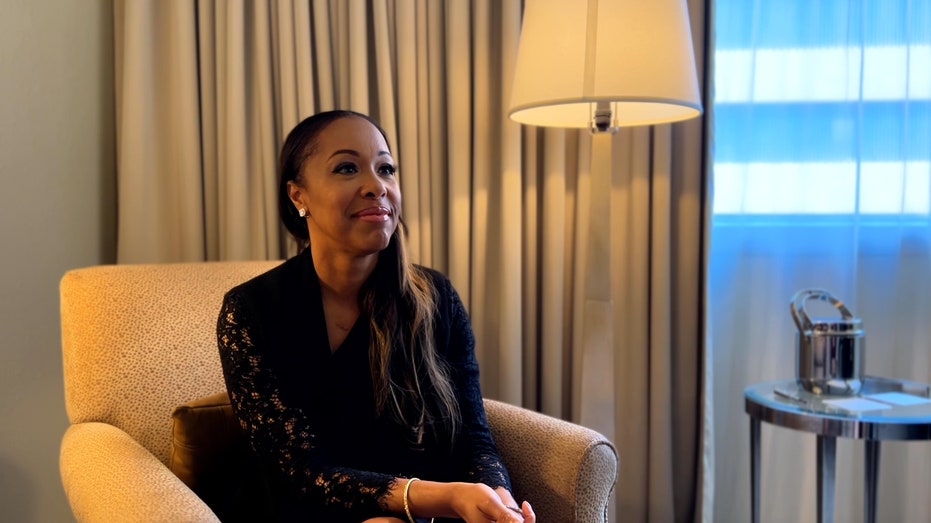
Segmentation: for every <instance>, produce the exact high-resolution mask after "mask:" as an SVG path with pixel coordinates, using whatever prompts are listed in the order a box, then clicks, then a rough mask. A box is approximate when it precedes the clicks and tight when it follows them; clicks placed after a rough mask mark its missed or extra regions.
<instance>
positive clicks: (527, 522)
mask: <svg viewBox="0 0 931 523" xmlns="http://www.w3.org/2000/svg"><path fill="white" fill-rule="evenodd" d="M520 508H521V512H522V513H523V515H524V523H536V521H537V515H536V514H534V513H533V507H531V506H530V503H529V502H527V501H525V502H523V503H521V505H520Z"/></svg>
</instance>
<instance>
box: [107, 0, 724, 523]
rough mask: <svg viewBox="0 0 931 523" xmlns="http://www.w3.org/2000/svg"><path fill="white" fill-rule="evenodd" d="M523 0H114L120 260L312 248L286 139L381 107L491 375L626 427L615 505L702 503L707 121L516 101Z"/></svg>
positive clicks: (504, 395)
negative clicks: (544, 125)
mask: <svg viewBox="0 0 931 523" xmlns="http://www.w3.org/2000/svg"><path fill="white" fill-rule="evenodd" d="M690 9H691V17H692V34H693V39H694V41H695V49H696V50H698V51H697V52H698V53H699V56H698V57H697V58H698V63H699V71H703V70H704V67H703V56H702V49H704V44H703V42H704V35H705V29H704V26H705V14H704V3H703V2H702V1H698V0H695V1H693V2H690ZM520 17H521V2H520V1H518V0H508V1H503V2H499V1H494V0H444V1H441V2H440V1H432V0H349V1H335V0H313V1H308V0H280V1H268V0H266V1H239V2H234V1H229V2H227V1H223V0H199V1H196V2H195V1H192V0H171V1H155V0H148V1H135V2H127V1H123V0H118V1H117V2H116V10H115V25H116V45H117V53H116V60H117V64H116V65H117V67H116V71H117V93H118V96H117V105H118V111H117V113H118V114H117V117H118V119H119V122H118V149H119V151H118V154H119V159H118V161H119V164H118V165H119V167H118V178H119V186H120V189H119V209H120V211H119V212H120V214H119V236H118V251H119V262H120V263H135V262H169V261H181V260H231V259H250V258H252V259H274V258H282V257H286V256H289V255H291V254H293V249H294V246H293V244H292V243H291V241H290V240H288V239H287V238H286V236H285V235H284V234H283V232H282V229H281V227H280V226H279V225H278V223H277V217H276V211H275V205H276V200H275V196H274V191H275V163H276V150H277V148H278V147H279V146H280V144H281V142H282V141H283V139H284V136H285V135H286V133H287V132H288V131H289V130H290V129H291V128H292V127H293V126H294V125H295V124H296V123H297V122H298V121H299V120H300V119H302V118H303V117H305V116H308V115H310V114H313V113H315V112H318V111H322V110H328V109H334V108H348V109H354V110H357V111H361V112H365V113H368V114H371V115H372V116H373V117H375V118H376V119H377V120H379V121H380V123H381V124H382V125H383V127H384V128H385V130H386V132H387V134H388V137H389V142H390V144H391V145H392V147H393V150H394V152H395V156H396V159H397V161H398V164H399V167H400V169H399V179H400V182H401V190H402V193H403V196H404V198H403V217H404V220H405V222H406V223H407V224H408V227H409V231H410V235H409V236H410V241H411V247H412V253H413V257H414V259H415V260H416V261H417V262H419V263H422V264H425V265H428V266H432V267H434V268H437V269H439V270H441V271H443V272H445V273H446V274H448V275H449V277H450V279H451V280H452V282H453V284H454V285H455V287H456V288H457V290H458V291H459V293H460V294H461V296H462V298H463V301H464V303H465V304H466V305H467V307H468V309H469V312H470V316H471V319H472V325H473V329H474V331H475V336H476V340H477V346H476V351H477V356H478V359H479V363H480V366H481V370H482V373H481V379H482V386H483V392H484V394H485V395H486V396H488V397H493V398H497V399H501V400H504V401H507V402H510V403H513V404H517V405H523V406H526V407H528V408H532V409H536V410H539V411H542V412H545V413H547V414H550V415H553V416H556V417H560V418H564V419H569V420H572V421H575V422H578V423H581V424H584V425H586V426H589V427H592V428H594V429H596V430H599V431H600V432H602V433H604V434H605V435H606V436H608V437H609V438H610V439H611V440H612V441H614V442H615V444H616V445H617V447H618V450H619V454H620V460H621V467H620V470H619V481H618V485H617V488H616V493H615V501H614V505H613V508H612V511H611V514H610V520H611V521H613V520H614V518H615V517H616V518H618V519H619V520H623V521H656V522H667V521H690V520H692V519H697V518H700V517H702V514H703V510H704V511H705V513H707V511H708V510H710V506H711V503H710V497H709V496H708V493H709V492H711V485H712V482H711V472H712V470H711V467H710V466H708V465H707V462H708V456H710V455H711V453H710V452H711V451H710V449H711V444H712V443H713V440H712V439H711V438H709V437H706V435H707V434H710V433H711V432H710V431H711V425H710V423H709V422H708V421H707V418H708V416H710V413H711V411H710V408H709V407H708V406H706V404H707V403H709V402H710V394H706V393H705V388H706V387H707V386H709V383H710V382H709V381H708V379H707V378H706V376H705V374H706V372H707V371H708V369H707V368H706V366H705V361H706V358H705V347H704V326H703V321H704V287H705V286H704V281H703V274H704V269H703V267H704V266H705V264H704V260H705V258H706V254H705V252H706V250H705V245H706V238H707V234H706V232H705V229H706V227H707V225H706V224H707V223H708V220H707V219H705V216H706V214H707V212H708V206H707V203H706V197H705V195H706V191H705V189H704V183H705V177H704V175H703V173H704V172H705V170H704V169H703V162H704V154H703V150H704V144H703V141H704V138H703V136H704V133H703V122H702V121H697V120H696V121H693V122H689V123H683V124H675V125H664V126H657V127H654V128H636V129H627V130H622V131H621V132H619V133H617V134H616V135H613V136H603V137H594V138H593V137H592V136H591V135H590V134H588V133H587V132H585V133H582V132H578V131H570V130H558V129H556V130H554V129H547V130H543V129H538V128H530V127H526V128H522V127H521V126H520V125H518V124H516V123H514V122H511V121H510V120H509V119H508V118H507V116H506V112H507V107H508V103H509V102H508V101H509V98H510V95H509V90H510V85H511V81H512V78H511V74H512V71H513V66H514V61H515V59H516V51H517V43H518V38H519V34H520ZM700 74H701V73H700ZM599 202H600V203H599ZM596 204H597V205H596ZM595 209H601V211H600V213H596V212H595V211H594V210H595ZM518 494H519V493H518ZM531 502H532V500H531Z"/></svg>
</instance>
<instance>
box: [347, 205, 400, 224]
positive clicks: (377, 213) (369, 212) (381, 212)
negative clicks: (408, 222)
mask: <svg viewBox="0 0 931 523" xmlns="http://www.w3.org/2000/svg"><path fill="white" fill-rule="evenodd" d="M353 216H355V217H356V218H358V219H360V220H362V221H366V222H386V221H388V218H389V217H390V216H391V211H389V210H388V209H387V208H385V207H369V208H368V209H362V210H361V211H359V212H357V213H355V214H354V215H353Z"/></svg>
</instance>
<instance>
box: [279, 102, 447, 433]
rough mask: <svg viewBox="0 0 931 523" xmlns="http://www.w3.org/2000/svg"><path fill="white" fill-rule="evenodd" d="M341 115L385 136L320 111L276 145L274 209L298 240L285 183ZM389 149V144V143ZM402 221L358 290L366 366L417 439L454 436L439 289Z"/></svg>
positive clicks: (382, 401)
mask: <svg viewBox="0 0 931 523" xmlns="http://www.w3.org/2000/svg"><path fill="white" fill-rule="evenodd" d="M342 118H362V119H364V120H366V121H368V122H369V123H371V124H372V125H373V126H375V128H376V129H378V132H380V133H381V135H382V136H383V137H384V139H385V143H386V144H388V137H387V135H386V134H385V131H384V130H383V129H382V128H381V126H379V125H378V123H377V122H376V121H375V120H373V119H372V118H370V117H369V116H367V115H364V114H362V113H357V112H354V111H344V110H339V111H327V112H322V113H317V114H315V115H313V116H310V117H308V118H306V119H304V120H303V121H302V122H301V123H299V124H298V125H297V126H296V127H295V128H294V129H293V130H292V131H291V132H290V133H289V134H288V137H287V139H285V142H284V145H283V146H282V148H281V158H280V164H279V184H278V212H279V214H280V216H281V221H282V222H283V223H284V226H285V227H286V228H287V229H288V232H290V233H291V235H292V236H294V238H295V239H297V241H298V243H299V244H300V246H301V247H306V246H309V245H310V242H312V241H313V240H312V238H310V233H309V231H308V230H307V222H306V221H305V219H304V218H301V217H300V215H298V213H297V210H296V209H295V208H294V204H293V202H291V198H290V197H289V195H288V182H289V181H291V182H294V183H298V184H300V183H302V180H301V177H302V168H303V165H304V161H305V160H306V159H307V158H308V157H309V156H311V155H312V154H314V152H316V149H317V137H318V136H319V135H320V133H322V132H323V131H324V130H325V129H326V128H327V126H328V125H329V124H331V123H333V122H334V121H336V120H339V119H342ZM389 148H390V144H389ZM405 232H406V231H405V225H404V222H403V221H401V219H400V217H399V218H398V227H397V228H396V229H395V230H394V233H392V235H391V238H390V240H389V241H388V247H386V248H385V249H384V250H383V251H381V252H380V253H379V255H378V262H377V263H376V265H375V270H374V271H373V272H372V274H371V275H370V276H369V278H368V280H367V281H366V282H365V284H364V285H363V286H362V289H361V290H360V292H359V307H360V310H361V313H362V314H363V315H364V316H366V317H368V318H369V334H370V340H369V368H370V372H371V376H372V386H373V389H374V391H375V407H376V410H377V412H378V413H379V414H381V413H383V412H384V411H385V409H386V408H387V409H389V411H390V413H391V415H392V416H393V417H394V418H395V419H396V421H397V422H398V423H399V424H400V425H401V426H403V427H406V428H409V429H410V430H411V431H412V432H411V433H410V435H409V436H410V437H411V438H412V440H414V441H415V442H416V443H420V442H421V439H422V437H423V435H424V433H425V432H430V433H432V434H433V436H434V437H436V436H439V434H440V433H441V432H447V433H448V435H449V436H450V437H451V438H454V437H455V435H456V433H457V432H458V426H459V421H460V420H459V404H458V402H457V400H456V396H455V393H454V392H453V387H452V384H451V380H450V376H449V371H448V369H447V368H446V365H444V363H443V362H442V360H440V358H439V356H438V355H437V349H436V342H435V339H434V335H433V334H434V319H435V317H434V311H435V310H436V289H435V288H434V284H433V280H432V278H431V277H430V275H429V274H427V273H426V271H424V270H423V269H422V268H420V267H417V266H416V265H414V264H413V263H411V262H410V261H409V259H408V255H407V240H406V234H405Z"/></svg>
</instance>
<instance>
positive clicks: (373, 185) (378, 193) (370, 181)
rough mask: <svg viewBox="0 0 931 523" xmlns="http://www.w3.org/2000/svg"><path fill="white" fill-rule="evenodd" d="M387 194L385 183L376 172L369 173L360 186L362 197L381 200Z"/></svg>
mask: <svg viewBox="0 0 931 523" xmlns="http://www.w3.org/2000/svg"><path fill="white" fill-rule="evenodd" d="M387 192H388V189H387V186H386V184H385V181H384V180H382V179H381V176H379V175H378V173H376V172H370V173H369V176H366V177H365V182H364V183H363V185H362V195H363V196H364V197H366V198H381V197H382V196H384V195H385V193H387Z"/></svg>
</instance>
